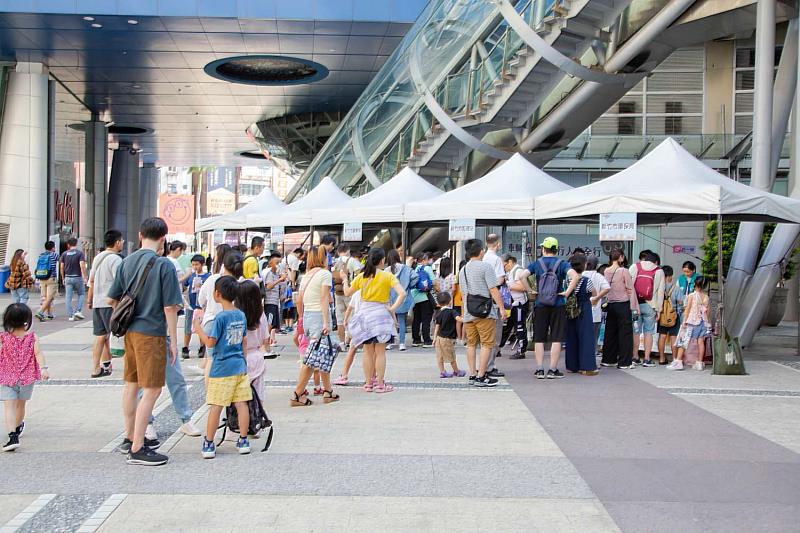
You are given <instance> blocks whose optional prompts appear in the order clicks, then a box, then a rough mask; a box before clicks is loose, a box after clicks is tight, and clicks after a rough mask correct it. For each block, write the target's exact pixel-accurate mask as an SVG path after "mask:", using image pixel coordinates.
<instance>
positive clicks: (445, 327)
mask: <svg viewBox="0 0 800 533" xmlns="http://www.w3.org/2000/svg"><path fill="white" fill-rule="evenodd" d="M450 301H451V299H450V293H449V292H441V293H439V296H438V298H437V302H438V304H439V310H438V311H437V312H436V318H434V319H433V321H434V324H435V326H434V329H433V345H434V346H435V347H436V364H438V365H439V377H440V378H453V377H458V378H463V377H464V376H465V375H466V372H464V371H463V370H459V368H458V363H457V362H456V337H457V328H456V324H458V322H459V321H460V320H461V317H460V316H458V314H457V313H456V312H455V311H454V310H453V307H452V306H451V305H450ZM445 363H450V366H451V367H452V368H453V372H447V371H446V370H445V369H444V364H445Z"/></svg>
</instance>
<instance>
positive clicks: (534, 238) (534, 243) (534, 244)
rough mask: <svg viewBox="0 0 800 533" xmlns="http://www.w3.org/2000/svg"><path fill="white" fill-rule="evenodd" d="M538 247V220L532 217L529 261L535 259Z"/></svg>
mask: <svg viewBox="0 0 800 533" xmlns="http://www.w3.org/2000/svg"><path fill="white" fill-rule="evenodd" d="M538 247H539V222H538V221H536V219H534V221H533V223H531V263H533V262H534V261H536V259H537V257H538V256H539V254H538V253H537V251H536V250H537V248H538Z"/></svg>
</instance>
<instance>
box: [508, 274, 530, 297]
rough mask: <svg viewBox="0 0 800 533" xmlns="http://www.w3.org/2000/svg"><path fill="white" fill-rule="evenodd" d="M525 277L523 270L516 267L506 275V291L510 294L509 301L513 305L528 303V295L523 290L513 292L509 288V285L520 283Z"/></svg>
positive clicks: (513, 290)
mask: <svg viewBox="0 0 800 533" xmlns="http://www.w3.org/2000/svg"><path fill="white" fill-rule="evenodd" d="M524 277H525V269H524V268H522V267H521V266H519V265H516V266H515V267H514V268H512V269H511V271H510V272H509V273H508V285H509V287H508V290H509V291H510V292H511V300H512V302H513V303H515V304H524V303H525V302H527V301H528V293H527V292H525V290H524V289H523V290H515V289H512V288H511V284H512V283H514V282H515V281H520V280H522V278H524Z"/></svg>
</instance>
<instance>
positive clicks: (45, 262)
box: [33, 252, 50, 280]
mask: <svg viewBox="0 0 800 533" xmlns="http://www.w3.org/2000/svg"><path fill="white" fill-rule="evenodd" d="M33 273H34V275H35V276H36V279H40V280H45V279H50V252H42V253H41V254H39V259H38V260H37V261H36V270H34V271H33Z"/></svg>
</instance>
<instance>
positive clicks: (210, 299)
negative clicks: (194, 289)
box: [197, 274, 222, 326]
mask: <svg viewBox="0 0 800 533" xmlns="http://www.w3.org/2000/svg"><path fill="white" fill-rule="evenodd" d="M221 276H222V274H211V275H210V276H208V279H207V280H205V282H204V283H203V286H202V287H200V292H199V293H198V294H197V304H198V305H199V306H200V307H202V308H203V325H204V326H205V325H206V324H208V323H209V322H211V321H212V320H214V319H215V318H216V317H217V315H218V314H219V313H221V312H222V304H219V303H217V302H216V301H215V300H214V284H215V283H217V280H218V279H219V278H220V277H221Z"/></svg>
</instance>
